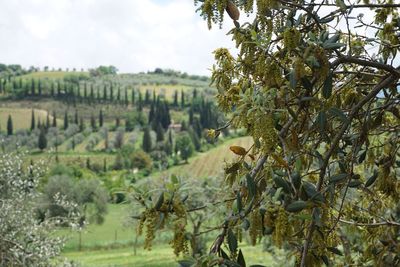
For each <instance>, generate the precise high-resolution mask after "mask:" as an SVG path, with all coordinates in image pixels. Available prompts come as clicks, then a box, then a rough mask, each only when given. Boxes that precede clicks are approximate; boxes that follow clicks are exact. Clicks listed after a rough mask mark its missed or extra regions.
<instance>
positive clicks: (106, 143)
mask: <svg viewBox="0 0 400 267" xmlns="http://www.w3.org/2000/svg"><path fill="white" fill-rule="evenodd" d="M108 148H109V134H108V128H105V129H104V149H105V150H108Z"/></svg>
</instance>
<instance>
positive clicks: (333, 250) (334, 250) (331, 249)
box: [326, 247, 343, 256]
mask: <svg viewBox="0 0 400 267" xmlns="http://www.w3.org/2000/svg"><path fill="white" fill-rule="evenodd" d="M326 249H327V250H329V251H330V252H332V253H334V254H336V255H339V256H343V253H342V252H341V251H340V250H339V249H337V248H335V247H327V248H326Z"/></svg>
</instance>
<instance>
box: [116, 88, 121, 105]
mask: <svg viewBox="0 0 400 267" xmlns="http://www.w3.org/2000/svg"><path fill="white" fill-rule="evenodd" d="M117 102H118V103H120V102H121V88H120V87H118V91H117Z"/></svg>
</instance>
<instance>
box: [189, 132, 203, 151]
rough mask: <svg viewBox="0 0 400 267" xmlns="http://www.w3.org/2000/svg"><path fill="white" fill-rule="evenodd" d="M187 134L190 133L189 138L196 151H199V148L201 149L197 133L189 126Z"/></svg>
mask: <svg viewBox="0 0 400 267" xmlns="http://www.w3.org/2000/svg"><path fill="white" fill-rule="evenodd" d="M189 135H190V139H192V143H193V145H194V148H195V149H196V151H200V149H201V142H200V138H199V136H198V135H197V133H196V132H195V131H194V130H193V128H192V127H189Z"/></svg>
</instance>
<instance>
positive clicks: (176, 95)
mask: <svg viewBox="0 0 400 267" xmlns="http://www.w3.org/2000/svg"><path fill="white" fill-rule="evenodd" d="M177 106H178V91H176V90H175V94H174V107H177Z"/></svg>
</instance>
